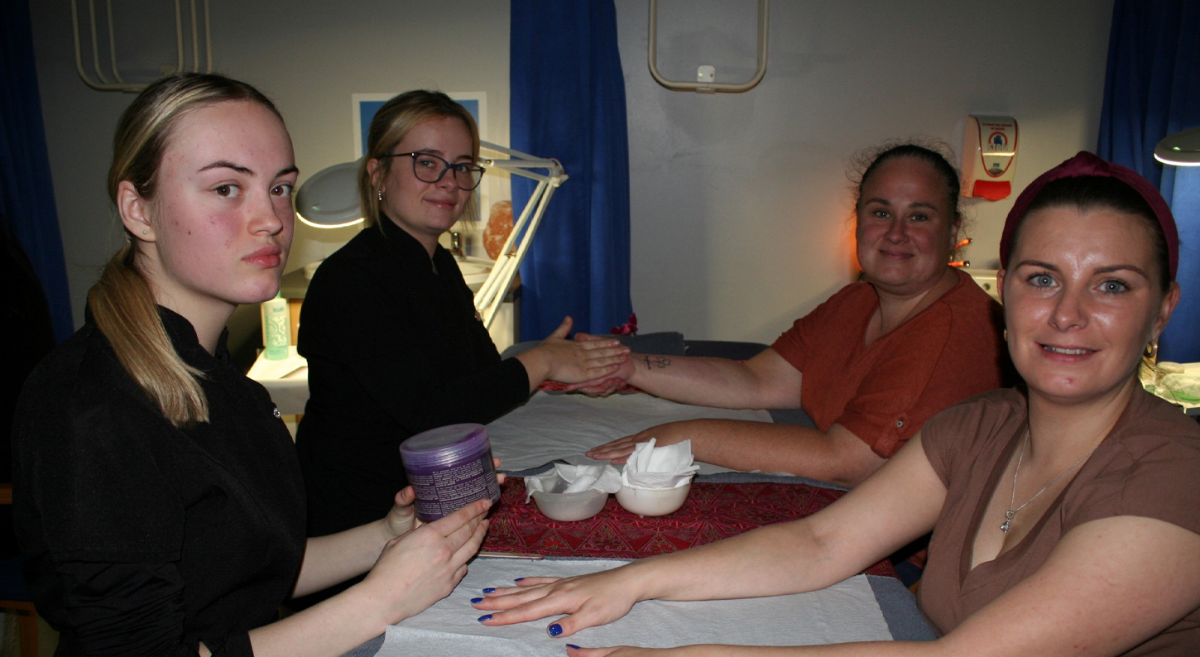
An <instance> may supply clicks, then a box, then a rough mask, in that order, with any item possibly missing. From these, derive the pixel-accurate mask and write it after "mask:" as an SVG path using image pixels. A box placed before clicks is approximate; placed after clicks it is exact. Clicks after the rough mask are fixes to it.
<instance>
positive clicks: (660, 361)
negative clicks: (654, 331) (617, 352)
mask: <svg viewBox="0 0 1200 657" xmlns="http://www.w3.org/2000/svg"><path fill="white" fill-rule="evenodd" d="M642 360H644V361H646V369H648V370H652V369H654V368H655V367H657V368H658V369H660V370H662V369H666V368H667V367H670V366H671V359H670V358H667V357H666V356H655V357H654V358H653V359H652V358H650V357H649V356H643V357H642Z"/></svg>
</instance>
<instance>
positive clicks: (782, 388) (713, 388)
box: [625, 352, 800, 408]
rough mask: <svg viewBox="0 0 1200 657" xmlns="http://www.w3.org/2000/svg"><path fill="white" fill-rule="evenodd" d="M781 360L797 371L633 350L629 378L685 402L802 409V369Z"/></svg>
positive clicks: (715, 405)
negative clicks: (764, 368) (636, 352)
mask: <svg viewBox="0 0 1200 657" xmlns="http://www.w3.org/2000/svg"><path fill="white" fill-rule="evenodd" d="M772 353H773V352H772ZM775 358H776V359H778V360H779V361H780V362H782V363H783V364H784V366H785V367H786V368H789V369H791V371H790V372H788V371H787V370H778V371H772V370H768V371H763V370H762V369H761V368H756V367H755V366H754V365H752V364H751V362H745V363H740V362H738V361H734V360H729V359H727V358H692V357H687V356H658V355H652V354H631V355H630V359H629V364H628V365H627V366H626V367H628V368H629V371H628V376H627V377H625V380H626V381H627V382H628V383H629V384H631V385H634V386H637V387H638V388H641V389H642V390H645V391H646V392H649V393H651V394H654V395H658V396H659V397H664V398H666V399H670V400H673V401H677V402H681V403H684V404H696V405H698V406H713V407H717V408H798V407H799V406H800V372H798V371H796V370H795V369H792V368H791V366H790V365H787V364H786V362H785V361H783V359H782V358H780V357H779V356H777V355H776V356H775ZM793 378H794V381H793V380H792V379H793Z"/></svg>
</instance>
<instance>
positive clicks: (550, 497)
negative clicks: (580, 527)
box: [533, 490, 608, 522]
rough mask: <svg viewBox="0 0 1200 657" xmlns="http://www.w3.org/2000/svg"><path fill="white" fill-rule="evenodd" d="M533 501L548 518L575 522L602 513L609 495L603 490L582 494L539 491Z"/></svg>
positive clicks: (534, 495) (586, 491)
mask: <svg viewBox="0 0 1200 657" xmlns="http://www.w3.org/2000/svg"><path fill="white" fill-rule="evenodd" d="M533 501H534V502H536V503H537V508H538V510H539V511H541V512H542V513H543V514H545V516H546V517H547V518H549V519H551V520H558V521H560V522H574V521H576V520H587V519H588V518H591V517H592V516H594V515H596V514H597V513H600V510H601V509H603V508H604V503H605V502H607V501H608V493H605V492H604V491H602V490H585V491H583V492H582V493H547V492H545V491H538V492H536V493H534V494H533Z"/></svg>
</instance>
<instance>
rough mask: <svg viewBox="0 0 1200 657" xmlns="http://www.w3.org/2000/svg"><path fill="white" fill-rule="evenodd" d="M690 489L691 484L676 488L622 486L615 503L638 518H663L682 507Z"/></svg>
mask: <svg viewBox="0 0 1200 657" xmlns="http://www.w3.org/2000/svg"><path fill="white" fill-rule="evenodd" d="M691 489H692V484H691V482H688V483H686V484H684V485H682V486H679V487H677V488H630V487H629V486H622V487H621V490H620V491H618V492H617V503H618V504H620V505H621V506H622V507H624V508H625V510H626V511H628V512H630V513H636V514H637V515H638V516H641V517H643V518H644V517H646V516H665V515H667V514H668V513H675V512H676V511H678V510H679V507H681V506H683V502H684V500H686V499H687V496H688V491H690V490H691Z"/></svg>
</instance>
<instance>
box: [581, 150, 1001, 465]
mask: <svg viewBox="0 0 1200 657" xmlns="http://www.w3.org/2000/svg"><path fill="white" fill-rule="evenodd" d="M958 194H959V179H958V173H957V172H956V171H955V170H954V167H953V166H951V165H950V163H949V162H947V161H946V158H945V157H943V156H942V155H941V154H939V153H937V152H935V151H933V150H931V149H928V148H925V147H922V146H918V145H915V144H901V145H899V146H892V147H889V148H886V149H884V150H882V151H880V152H879V153H877V154H876V155H875V156H874V157H873V158H871V159H869V164H867V166H866V167H865V169H864V170H863V173H862V176H861V180H860V182H859V184H858V187H857V190H856V195H857V197H858V198H857V203H856V205H855V208H856V214H857V224H856V231H855V237H856V238H857V254H858V261H859V264H860V265H861V266H862V269H863V279H864V280H863V281H860V282H857V283H852V284H850V285H848V286H846V287H845V288H843V289H842V290H841V291H839V292H838V293H837V294H835V295H834V296H833V297H831V298H830V299H829V300H828V301H826V302H825V303H823V304H821V305H820V306H819V307H818V308H817V309H816V310H814V311H813V312H812V313H810V314H809V315H807V316H805V317H803V318H801V319H798V320H796V322H795V324H794V325H793V326H792V328H791V329H790V330H788V331H787V332H786V333H784V334H783V335H781V336H780V337H779V339H778V340H776V341H775V344H773V345H772V346H771V348H769V349H767V350H766V351H763V352H762V353H761V354H759V355H758V356H755V357H754V358H752V359H750V360H749V361H746V362H745V363H739V362H735V361H731V360H727V359H719V358H674V357H662V356H657V357H656V356H643V355H633V356H631V357H630V359H629V360H628V362H627V363H626V364H624V365H622V367H621V370H620V371H619V372H618V373H617V375H616V376H619V377H621V378H623V379H624V380H625V381H627V382H629V383H630V384H632V385H635V386H637V387H639V388H641V389H643V390H645V391H647V392H650V393H653V394H655V395H658V396H660V397H665V398H667V399H672V400H675V401H680V402H685V403H690V404H700V405H704V406H719V407H723V408H770V409H786V408H798V407H799V408H803V409H804V411H805V412H806V413H807V414H808V415H809V417H810V418H811V419H812V420H813V422H814V424H815V428H814V427H804V426H797V425H791V424H771V423H763V422H744V421H735V420H692V421H687V422H672V423H670V424H664V425H659V426H656V427H652V428H650V429H647V430H645V431H643V432H641V433H638V434H636V435H633V436H628V437H626V438H622V439H620V440H617V441H614V442H611V443H608V444H606V445H602V446H600V447H597V448H595V449H594V450H592V451H591V452H589V453H588V456H591V457H593V458H600V459H610V460H612V461H613V462H614V463H623V462H624V460H625V458H626V457H627V456H628V455H629V454H630V453H631V452H632V451H633V446H634V445H635V444H636V443H638V442H645V441H646V440H649V439H650V438H651V437H654V438H656V439H657V441H658V444H659V445H664V444H672V443H676V442H679V441H681V440H685V439H689V438H690V439H691V441H692V450H693V453H694V454H695V455H696V458H697V459H698V460H701V461H705V462H707V463H714V464H717V465H722V466H726V467H730V468H734V469H737V470H763V471H767V472H780V471H782V472H789V473H791V474H794V475H799V476H804V477H811V478H814V479H820V480H823V481H831V482H834V483H839V484H844V485H847V486H853V485H855V484H857V483H859V482H860V481H862V480H863V479H865V478H866V477H867V476H868V475H870V474H871V473H872V472H874V471H875V470H876V469H878V468H879V466H880V465H882V464H883V463H884V462H885V460H886V459H888V458H890V457H891V456H892V455H893V454H895V453H896V450H898V449H900V447H901V446H902V445H904V443H905V441H907V440H908V439H909V438H911V437H912V436H913V435H914V434H916V432H917V431H918V430H919V429H920V428H921V425H922V424H923V423H924V422H925V420H927V419H928V418H929V417H930V416H932V415H933V414H935V413H937V412H938V411H941V410H942V409H944V408H947V407H948V406H950V405H952V404H954V403H955V402H959V401H962V400H963V399H966V398H967V397H970V396H971V395H975V394H979V393H981V392H983V391H985V390H990V389H992V388H997V387H999V386H1000V385H1002V374H1001V372H1002V369H1003V368H1002V365H1001V364H1002V362H1003V358H1004V356H1003V355H1002V354H1003V347H1002V345H1001V343H1000V328H999V314H1000V307H999V305H998V304H997V303H996V302H995V301H993V300H992V299H991V298H990V297H989V296H988V295H987V294H986V293H984V292H983V290H982V289H980V288H979V286H978V285H976V284H975V283H974V282H973V281H972V280H971V278H970V277H969V276H967V275H966V274H964V273H962V272H960V271H958V270H956V269H954V268H952V267H950V266H949V265H948V264H947V262H948V261H949V259H950V253H951V252H952V251H953V249H954V246H955V243H956V241H957V239H958V231H959V228H960V226H961V224H962V215H961V214H960V213H959V210H958ZM576 387H579V386H576ZM585 389H587V390H589V391H593V390H594V391H602V390H604V389H605V388H604V387H603V386H595V385H593V386H591V387H589V388H585Z"/></svg>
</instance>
